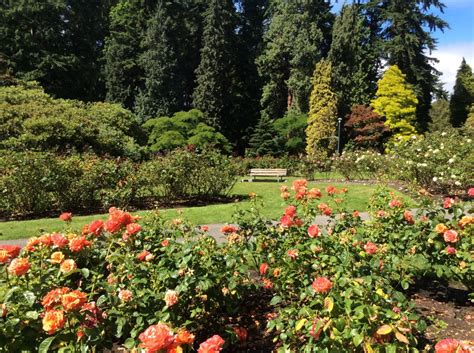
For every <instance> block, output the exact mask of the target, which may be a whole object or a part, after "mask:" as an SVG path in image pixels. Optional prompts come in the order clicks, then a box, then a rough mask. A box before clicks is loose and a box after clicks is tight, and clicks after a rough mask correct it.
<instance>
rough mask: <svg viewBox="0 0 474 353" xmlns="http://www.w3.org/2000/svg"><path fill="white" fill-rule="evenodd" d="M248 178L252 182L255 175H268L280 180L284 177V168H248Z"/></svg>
mask: <svg viewBox="0 0 474 353" xmlns="http://www.w3.org/2000/svg"><path fill="white" fill-rule="evenodd" d="M249 174H250V178H249V179H248V181H250V182H252V181H254V180H255V178H256V177H259V176H270V177H276V178H278V181H279V182H280V181H282V179H281V178H282V177H285V176H286V174H287V170H286V169H250V173H249Z"/></svg>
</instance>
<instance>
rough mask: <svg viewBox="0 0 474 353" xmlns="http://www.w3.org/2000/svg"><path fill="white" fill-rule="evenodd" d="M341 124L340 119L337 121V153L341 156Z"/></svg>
mask: <svg viewBox="0 0 474 353" xmlns="http://www.w3.org/2000/svg"><path fill="white" fill-rule="evenodd" d="M341 123H342V118H338V119H337V153H338V154H341Z"/></svg>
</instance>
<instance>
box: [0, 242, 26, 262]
mask: <svg viewBox="0 0 474 353" xmlns="http://www.w3.org/2000/svg"><path fill="white" fill-rule="evenodd" d="M2 250H3V252H4V253H5V256H4V257H5V261H4V262H3V261H0V263H6V262H7V261H8V260H11V259H14V258H15V257H18V255H20V250H21V248H20V247H19V246H16V245H0V251H2Z"/></svg>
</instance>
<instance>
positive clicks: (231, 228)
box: [221, 224, 237, 234]
mask: <svg viewBox="0 0 474 353" xmlns="http://www.w3.org/2000/svg"><path fill="white" fill-rule="evenodd" d="M221 232H222V233H226V234H227V233H235V232H237V227H235V226H233V225H230V224H226V225H225V226H223V227H222V228H221Z"/></svg>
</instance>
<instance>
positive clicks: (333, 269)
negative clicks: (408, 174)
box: [0, 181, 474, 352]
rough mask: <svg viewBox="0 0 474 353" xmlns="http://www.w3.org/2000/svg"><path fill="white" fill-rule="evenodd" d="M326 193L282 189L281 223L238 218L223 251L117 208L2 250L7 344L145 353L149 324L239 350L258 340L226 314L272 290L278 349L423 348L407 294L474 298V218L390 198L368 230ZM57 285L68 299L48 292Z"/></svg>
mask: <svg viewBox="0 0 474 353" xmlns="http://www.w3.org/2000/svg"><path fill="white" fill-rule="evenodd" d="M326 192H327V193H328V194H329V195H330V197H331V201H330V202H327V203H325V204H322V203H321V202H320V201H319V197H320V194H321V192H320V191H319V190H315V189H308V188H307V184H306V182H305V181H297V182H295V183H294V192H293V191H292V190H287V189H283V190H282V194H283V195H282V196H284V197H285V198H287V199H288V202H289V203H291V206H289V207H287V208H286V209H285V211H284V213H283V212H282V213H283V216H282V218H281V222H280V224H278V225H274V224H272V223H271V222H270V221H269V220H266V219H265V218H264V217H262V216H261V215H260V213H259V207H258V205H257V199H255V201H254V202H255V205H254V207H252V208H251V209H250V210H249V211H242V212H240V213H239V214H238V215H237V221H238V224H239V226H240V227H239V228H236V227H234V226H227V227H225V228H224V229H223V230H222V231H223V232H224V233H225V234H226V235H227V242H226V243H225V244H223V245H222V246H218V245H217V244H216V242H215V240H214V239H212V238H211V237H209V236H207V235H206V233H205V229H197V228H195V227H193V226H192V225H190V224H188V223H187V222H185V221H183V220H182V219H176V220H173V221H172V222H170V223H166V222H164V221H163V220H162V219H161V218H160V217H151V218H149V219H148V220H145V221H144V222H140V223H141V224H142V226H139V225H138V224H137V223H136V220H135V219H134V218H133V217H132V216H131V215H129V214H127V213H125V212H122V211H119V210H116V209H112V210H111V212H110V217H109V220H107V221H106V222H105V223H102V222H100V221H99V222H92V223H90V224H89V225H88V227H85V228H84V229H83V231H82V234H74V233H70V232H69V231H68V229H67V228H66V230H65V231H64V232H62V233H58V234H47V235H44V236H42V237H40V238H34V239H32V240H31V241H30V242H29V244H28V245H27V247H26V248H25V249H24V250H23V252H22V253H21V255H20V257H19V258H16V259H13V258H14V257H15V255H17V254H12V255H11V256H10V255H9V254H8V252H5V251H4V252H3V253H2V254H3V260H2V262H3V263H5V264H4V265H3V266H4V267H5V271H3V272H2V275H1V279H2V288H3V289H2V294H1V298H2V299H1V302H2V303H3V306H2V310H3V311H2V318H1V321H0V330H1V332H2V335H0V337H3V338H4V339H5V341H4V342H2V344H0V346H1V347H5V348H4V349H5V350H6V351H12V350H13V351H15V350H18V349H19V348H20V347H22V346H26V347H24V348H28V345H30V348H31V347H37V346H38V345H40V344H41V342H43V345H50V348H51V349H53V348H54V349H56V348H59V346H60V344H61V342H63V343H64V344H66V345H69V347H75V348H76V349H86V348H85V347H96V348H98V347H102V346H110V345H111V344H112V343H114V342H121V343H123V344H125V346H127V347H133V346H137V345H140V344H142V345H143V344H144V342H143V340H142V339H141V338H140V337H141V336H140V334H141V333H143V332H144V331H145V330H146V329H147V328H148V327H149V326H150V325H156V324H158V323H162V324H166V325H167V327H170V329H171V330H172V332H173V337H177V336H174V334H177V333H178V332H180V329H181V330H182V329H186V330H187V331H188V332H190V334H193V335H195V336H196V343H195V347H196V348H197V346H198V345H199V343H200V342H203V341H204V340H206V339H207V338H208V337H210V336H212V335H213V334H216V333H217V334H219V335H221V336H222V337H223V338H224V339H225V341H226V343H225V344H226V346H227V347H229V346H231V347H239V345H241V344H244V341H245V340H246V339H249V338H250V339H251V337H252V334H253V332H252V331H249V330H250V328H248V327H242V325H241V323H239V322H232V323H230V322H229V320H228V318H229V317H230V316H236V315H237V316H238V315H239V314H240V315H244V316H245V315H249V314H251V313H248V312H247V311H246V309H247V305H246V303H245V298H246V297H248V296H249V295H254V296H255V295H256V296H257V297H259V296H260V297H262V298H265V295H264V293H270V295H271V299H270V300H269V303H268V304H269V305H270V306H271V307H273V312H272V313H270V314H269V315H268V318H267V319H268V324H267V330H268V331H269V332H270V334H272V335H273V336H274V337H275V342H276V347H277V349H279V351H281V352H283V351H286V350H290V351H298V352H301V351H303V352H306V351H307V352H310V351H312V350H313V349H314V348H315V347H318V349H326V348H327V349H336V350H337V349H344V351H367V350H371V351H375V352H392V351H393V352H394V351H397V350H406V349H407V348H408V347H410V349H411V350H412V351H416V349H421V348H423V346H422V345H423V343H422V341H420V338H422V334H423V331H424V329H425V327H426V323H425V322H424V320H422V319H421V318H420V317H419V316H418V315H417V314H416V312H415V311H414V310H413V304H411V303H410V302H409V300H408V299H407V297H406V294H405V291H406V290H407V289H408V288H409V287H410V285H411V284H412V283H413V281H415V280H416V279H417V278H420V277H426V276H428V277H433V278H443V279H446V280H452V279H456V280H458V281H461V282H462V283H464V284H465V285H466V286H467V287H468V288H470V289H471V290H472V288H473V285H474V283H473V278H472V273H474V272H473V270H474V262H473V260H472V248H473V221H474V219H473V217H472V216H469V215H465V211H466V205H463V204H462V203H461V202H460V201H458V200H454V199H453V200H451V199H448V200H446V201H445V202H444V204H443V205H442V206H441V207H440V206H435V207H432V206H427V207H426V208H424V209H423V210H421V211H420V212H419V213H418V214H417V215H414V214H411V213H410V211H408V210H407V209H406V207H405V205H404V201H403V200H402V199H399V198H398V197H395V196H394V195H392V194H389V193H387V192H386V191H383V190H382V191H381V192H380V193H379V194H378V195H377V196H376V197H374V199H373V202H372V208H371V209H372V213H373V215H374V217H373V219H372V220H371V221H367V222H362V221H361V220H360V219H359V218H358V216H357V213H353V212H352V210H351V211H349V212H348V211H346V210H345V209H344V200H343V199H344V198H345V197H346V191H345V190H342V189H336V188H334V187H332V188H328V189H327V191H326ZM286 193H288V195H287V194H286ZM349 195H350V191H349ZM320 213H324V214H331V215H332V217H331V220H330V222H329V223H328V225H327V226H326V227H321V228H318V227H315V226H312V225H311V222H312V220H313V219H314V216H315V215H316V214H320ZM336 214H338V215H341V214H344V216H342V217H341V216H337V217H336V216H335V215H336ZM63 218H64V219H65V220H66V221H68V220H69V216H68V215H64V217H63ZM58 252H61V254H57V253H58ZM61 255H62V256H64V258H63V257H62V256H61ZM71 260H72V261H71ZM74 264H75V265H74ZM7 268H8V276H7V271H6V270H7ZM60 288H68V289H66V290H64V291H65V292H67V293H64V294H60V295H58V296H57V297H56V296H53V295H52V294H51V291H52V290H57V289H60ZM74 291H79V292H74ZM48 293H50V294H48ZM53 293H56V292H53ZM68 293H74V294H68ZM82 293H83V294H82ZM66 294H68V296H66V298H70V297H72V299H77V300H74V302H75V303H76V304H70V302H69V300H68V299H64V296H65V295H66ZM45 298H47V299H45ZM55 298H56V299H55ZM58 298H60V299H58ZM78 298H79V299H78ZM92 303H94V304H92ZM52 310H55V311H58V312H62V315H64V317H66V318H67V320H60V319H57V318H55V317H54V316H52V315H51V313H49V314H48V312H50V311H52ZM58 315H59V314H58ZM60 316H61V315H59V316H58V317H60ZM51 317H52V319H51ZM50 319H51V320H52V321H49V320H50ZM85 323H87V325H85ZM25 337H28V340H25V339H24V338H25ZM173 339H174V338H173ZM183 349H185V350H186V349H189V346H188V345H183Z"/></svg>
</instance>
